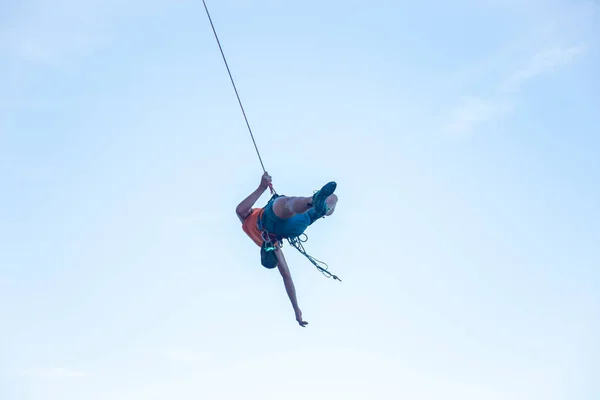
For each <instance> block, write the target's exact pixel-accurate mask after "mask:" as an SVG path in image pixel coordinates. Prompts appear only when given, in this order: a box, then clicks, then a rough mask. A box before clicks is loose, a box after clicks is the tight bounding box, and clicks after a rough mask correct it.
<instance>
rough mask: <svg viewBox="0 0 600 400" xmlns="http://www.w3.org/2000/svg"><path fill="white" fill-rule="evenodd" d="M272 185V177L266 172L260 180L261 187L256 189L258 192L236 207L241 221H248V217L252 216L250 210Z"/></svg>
mask: <svg viewBox="0 0 600 400" xmlns="http://www.w3.org/2000/svg"><path fill="white" fill-rule="evenodd" d="M270 184H271V177H270V176H269V174H268V173H267V172H265V173H264V175H263V176H262V178H261V180H260V185H258V188H256V190H254V192H252V193H250V195H249V196H248V197H246V198H245V199H244V200H242V202H241V203H240V204H238V206H237V207H236V209H235V213H236V214H237V215H238V217H239V218H240V220H242V221H243V220H244V219H246V218H247V217H248V214H250V210H251V209H252V206H254V203H256V202H257V201H258V199H259V198H260V196H262V194H263V193H264V192H265V190H267V188H268V187H269V185H270Z"/></svg>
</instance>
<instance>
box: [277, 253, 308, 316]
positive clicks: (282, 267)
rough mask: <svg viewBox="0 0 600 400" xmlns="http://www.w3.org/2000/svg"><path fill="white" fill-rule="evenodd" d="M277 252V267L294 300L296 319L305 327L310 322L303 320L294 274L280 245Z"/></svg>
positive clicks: (290, 296) (286, 288) (291, 299)
mask: <svg viewBox="0 0 600 400" xmlns="http://www.w3.org/2000/svg"><path fill="white" fill-rule="evenodd" d="M275 254H276V255H277V261H278V263H277V268H278V269H279V272H280V273H281V277H282V278H283V284H284V285H285V290H286V292H287V294H288V297H289V298H290V301H291V302H292V306H293V307H294V312H295V314H296V321H298V323H299V324H300V326H302V327H305V326H306V325H308V322H306V321H303V320H302V311H300V308H299V307H298V299H296V288H295V287H294V281H292V275H291V274H290V269H289V268H288V265H287V261H286V260H285V257H284V256H283V251H281V249H280V248H279V247H278V248H277V249H276V250H275Z"/></svg>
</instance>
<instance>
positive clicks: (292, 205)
mask: <svg viewBox="0 0 600 400" xmlns="http://www.w3.org/2000/svg"><path fill="white" fill-rule="evenodd" d="M325 202H326V203H327V206H328V207H327V208H329V211H327V214H325V215H327V216H330V215H331V214H333V211H334V210H335V206H336V204H337V202H338V197H337V196H336V195H335V194H332V195H331V196H329V197H328V198H327V200H326V201H325ZM311 207H312V197H279V198H277V199H275V202H273V212H274V213H275V215H276V216H278V217H279V218H283V219H287V218H292V217H293V216H294V215H296V214H304V213H305V212H307V211H308V210H310V208H311Z"/></svg>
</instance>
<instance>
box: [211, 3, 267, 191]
mask: <svg viewBox="0 0 600 400" xmlns="http://www.w3.org/2000/svg"><path fill="white" fill-rule="evenodd" d="M202 3H203V4H204V10H206V16H207V17H208V20H209V22H210V26H211V27H212V31H213V33H214V34H215V39H216V40H217V44H218V45H219V50H220V51H221V56H222V57H223V62H224V63H225V67H226V68H227V73H228V74H229V79H230V80H231V85H232V86H233V90H234V91H235V96H236V97H237V100H238V103H239V105H240V109H241V110H242V114H243V115H244V121H246V126H247V127H248V132H250V137H251V138H252V143H254V148H255V149H256V154H257V155H258V160H259V161H260V166H261V167H262V169H263V172H265V173H266V172H267V171H266V169H265V164H264V163H263V160H262V157H261V156H260V151H258V146H257V145H256V140H255V139H254V133H252V128H251V127H250V122H248V117H247V116H246V111H245V110H244V105H243V104H242V100H241V99H240V94H239V93H238V90H237V87H236V86H235V81H234V80H233V76H232V75H231V70H230V69H229V63H227V58H226V57H225V52H223V47H222V46H221V41H220V40H219V35H217V30H216V29H215V25H214V24H213V21H212V18H211V16H210V12H209V11H208V6H207V5H206V1H205V0H202ZM269 188H270V189H271V193H275V189H273V186H272V185H269Z"/></svg>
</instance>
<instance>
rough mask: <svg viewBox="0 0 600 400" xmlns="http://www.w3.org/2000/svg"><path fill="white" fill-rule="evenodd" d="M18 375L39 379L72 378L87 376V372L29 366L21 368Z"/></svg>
mask: <svg viewBox="0 0 600 400" xmlns="http://www.w3.org/2000/svg"><path fill="white" fill-rule="evenodd" d="M17 375H20V376H24V377H28V378H38V379H72V378H82V377H85V376H86V374H85V373H84V372H81V371H75V370H70V369H67V368H60V367H55V368H27V369H24V370H21V371H19V372H18V373H17Z"/></svg>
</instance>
